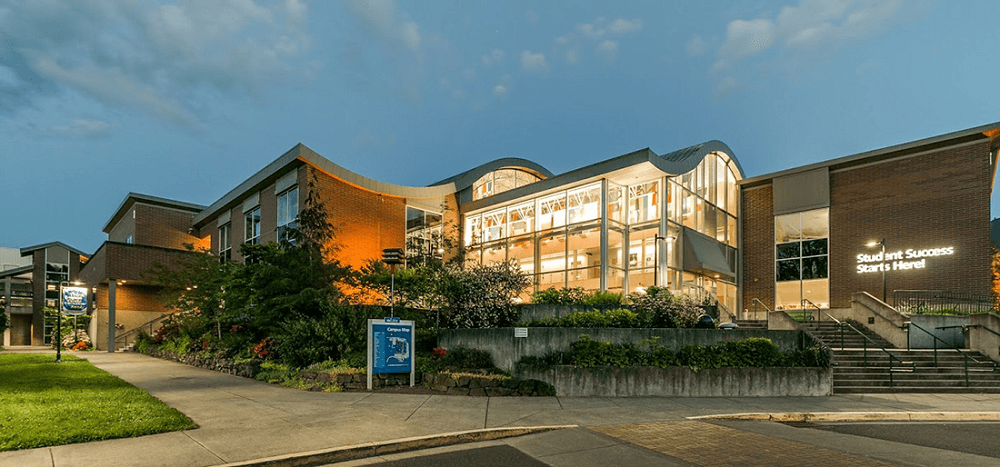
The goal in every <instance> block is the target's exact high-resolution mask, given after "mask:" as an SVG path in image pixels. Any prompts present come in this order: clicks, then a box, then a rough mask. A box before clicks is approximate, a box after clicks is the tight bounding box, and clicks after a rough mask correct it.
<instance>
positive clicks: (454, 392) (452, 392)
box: [448, 387, 469, 396]
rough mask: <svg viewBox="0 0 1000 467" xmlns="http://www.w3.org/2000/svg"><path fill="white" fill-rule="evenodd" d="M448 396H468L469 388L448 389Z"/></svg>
mask: <svg viewBox="0 0 1000 467" xmlns="http://www.w3.org/2000/svg"><path fill="white" fill-rule="evenodd" d="M448 395H449V396H468V395H469V388H459V387H454V388H448Z"/></svg>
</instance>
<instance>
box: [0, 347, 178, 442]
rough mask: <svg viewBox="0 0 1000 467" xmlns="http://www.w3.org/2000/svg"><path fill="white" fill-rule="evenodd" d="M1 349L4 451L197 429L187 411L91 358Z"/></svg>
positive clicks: (0, 424) (0, 437)
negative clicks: (59, 359)
mask: <svg viewBox="0 0 1000 467" xmlns="http://www.w3.org/2000/svg"><path fill="white" fill-rule="evenodd" d="M54 360H55V356H54V355H48V354H0V451H11V450H16V449H28V448H37V447H43V446H55V445H60V444H70V443H82V442H87V441H98V440H103V439H113V438H129V437H133V436H142V435H151V434H154V433H164V432H167V431H177V430H186V429H190V428H196V427H197V425H195V424H194V422H192V421H191V420H190V419H188V418H187V417H186V416H184V414H182V413H180V412H178V411H176V410H174V409H172V408H170V407H168V406H167V405H165V404H164V403H162V402H160V401H159V400H157V399H156V398H155V397H153V396H151V395H149V394H148V393H147V392H146V391H143V390H141V389H139V388H136V387H135V386H132V385H131V384H128V383H126V382H125V381H122V380H120V379H118V378H116V377H114V376H112V375H110V374H109V373H107V372H105V371H103V370H100V369H98V368H96V367H94V366H93V365H91V364H90V362H88V361H86V360H81V359H79V358H77V357H74V356H72V355H66V354H63V357H62V363H58V364H57V363H53V361H54Z"/></svg>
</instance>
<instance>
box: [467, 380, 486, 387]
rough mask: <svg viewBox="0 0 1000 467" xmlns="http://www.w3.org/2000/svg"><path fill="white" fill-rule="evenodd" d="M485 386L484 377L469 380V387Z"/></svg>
mask: <svg viewBox="0 0 1000 467" xmlns="http://www.w3.org/2000/svg"><path fill="white" fill-rule="evenodd" d="M481 387H483V380H482V378H471V380H470V381H469V389H479V388H481Z"/></svg>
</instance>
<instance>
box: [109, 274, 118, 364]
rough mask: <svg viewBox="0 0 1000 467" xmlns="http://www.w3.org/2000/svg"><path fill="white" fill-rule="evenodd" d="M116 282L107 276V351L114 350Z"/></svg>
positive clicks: (111, 351)
mask: <svg viewBox="0 0 1000 467" xmlns="http://www.w3.org/2000/svg"><path fill="white" fill-rule="evenodd" d="M117 286H118V283H117V282H115V279H114V278H108V353H114V352H115V291H116V290H115V289H116V288H117Z"/></svg>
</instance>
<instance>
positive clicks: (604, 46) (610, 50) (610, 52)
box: [595, 40, 618, 60]
mask: <svg viewBox="0 0 1000 467" xmlns="http://www.w3.org/2000/svg"><path fill="white" fill-rule="evenodd" d="M595 52H596V53H597V55H598V56H601V57H604V58H605V59H606V60H614V58H615V57H616V56H617V55H618V41H611V40H606V41H601V43H600V44H598V45H597V50H596V51H595Z"/></svg>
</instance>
